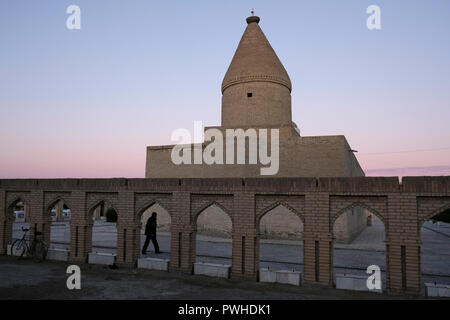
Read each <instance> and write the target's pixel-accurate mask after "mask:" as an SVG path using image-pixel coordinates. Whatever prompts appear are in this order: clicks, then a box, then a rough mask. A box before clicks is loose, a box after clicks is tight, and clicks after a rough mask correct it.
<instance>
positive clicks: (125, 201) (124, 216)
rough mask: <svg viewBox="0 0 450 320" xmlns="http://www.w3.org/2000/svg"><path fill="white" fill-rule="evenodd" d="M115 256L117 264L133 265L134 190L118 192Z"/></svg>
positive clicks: (134, 259)
mask: <svg viewBox="0 0 450 320" xmlns="http://www.w3.org/2000/svg"><path fill="white" fill-rule="evenodd" d="M117 211H118V212H117V214H118V221H117V257H116V263H117V264H119V265H126V266H134V265H135V263H136V256H135V243H134V240H133V232H134V230H135V228H136V226H135V224H136V222H135V215H134V192H133V191H128V190H123V191H120V192H119V204H118V207H117Z"/></svg>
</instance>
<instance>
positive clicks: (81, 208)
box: [0, 177, 450, 293]
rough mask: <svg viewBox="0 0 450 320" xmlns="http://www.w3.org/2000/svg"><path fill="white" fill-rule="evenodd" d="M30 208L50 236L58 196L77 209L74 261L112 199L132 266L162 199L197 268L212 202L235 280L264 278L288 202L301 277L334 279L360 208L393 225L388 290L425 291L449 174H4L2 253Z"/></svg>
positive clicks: (179, 245)
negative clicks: (428, 240)
mask: <svg viewBox="0 0 450 320" xmlns="http://www.w3.org/2000/svg"><path fill="white" fill-rule="evenodd" d="M19 201H23V202H25V203H26V204H27V205H29V207H30V218H29V219H30V221H29V223H30V226H32V227H37V229H38V230H39V231H42V232H43V233H44V239H46V241H48V240H49V239H50V223H51V221H50V211H51V207H52V206H53V205H54V203H55V201H63V202H64V203H66V204H67V205H68V206H69V207H70V209H71V226H70V231H71V236H70V239H71V243H70V255H69V259H70V261H72V262H76V263H84V262H86V260H87V256H88V254H89V252H90V251H91V248H92V225H93V222H92V213H93V210H94V209H95V206H96V205H98V204H100V203H105V204H108V205H110V206H112V207H113V208H115V209H116V211H117V213H118V223H117V230H118V232H117V237H118V241H117V261H118V263H120V264H122V265H127V266H134V265H135V264H136V261H137V259H138V257H139V248H140V237H139V232H140V224H141V222H140V219H141V215H142V213H143V212H144V211H145V210H146V209H148V208H149V207H150V206H151V205H153V204H155V203H157V204H159V205H161V206H162V207H164V208H165V209H166V210H167V211H168V213H169V215H170V217H171V262H170V271H172V272H185V273H192V271H193V263H194V262H195V257H196V248H195V246H196V242H195V240H196V231H197V225H196V222H197V217H198V216H199V215H200V214H201V212H202V211H204V210H206V209H207V208H209V207H210V206H212V205H217V206H219V207H220V208H221V209H222V210H223V211H225V212H226V213H227V214H228V215H229V216H230V218H231V220H232V250H233V252H232V271H231V277H232V278H234V279H248V280H257V278H258V270H259V222H260V219H261V217H262V216H263V215H264V214H265V212H268V211H270V208H273V207H276V206H277V205H280V204H282V205H283V206H285V207H286V208H288V209H289V210H290V211H292V212H293V213H294V214H296V215H297V216H298V217H299V218H300V219H301V220H302V222H303V228H304V232H303V244H304V261H303V263H304V275H303V276H304V282H306V283H318V284H321V285H325V286H332V283H333V278H332V267H333V242H334V239H333V224H334V222H335V220H336V219H337V218H338V217H339V215H340V214H341V213H342V212H345V210H348V209H349V208H352V207H355V206H361V207H363V208H364V209H366V210H368V211H369V212H371V213H373V214H375V215H376V216H377V217H379V218H380V219H381V220H382V221H383V223H384V224H385V230H386V248H387V250H386V259H387V287H388V290H389V292H390V293H397V292H409V293H419V291H420V284H421V282H420V281H421V280H420V247H421V242H420V228H421V226H422V224H423V223H424V222H425V221H426V220H427V219H429V218H431V217H432V216H433V215H435V214H437V213H439V212H441V211H443V210H445V209H446V208H449V207H450V177H405V178H403V183H401V184H400V183H399V181H398V179H397V178H381V177H380V178H379V177H354V178H350V177H349V178H248V179H239V178H222V179H219V178H218V179H208V178H204V179H123V178H121V179H54V180H51V179H39V180H36V179H23V180H21V179H17V180H16V179H12V180H8V179H4V180H0V254H5V252H6V247H7V245H8V244H9V243H10V241H11V232H12V221H13V210H14V206H15V205H16V204H17V203H18V202H19Z"/></svg>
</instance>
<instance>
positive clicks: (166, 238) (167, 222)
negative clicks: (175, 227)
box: [139, 202, 171, 259]
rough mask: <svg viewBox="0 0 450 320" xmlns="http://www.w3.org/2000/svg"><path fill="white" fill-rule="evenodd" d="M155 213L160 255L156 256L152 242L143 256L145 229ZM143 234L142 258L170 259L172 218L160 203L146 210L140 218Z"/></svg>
mask: <svg viewBox="0 0 450 320" xmlns="http://www.w3.org/2000/svg"><path fill="white" fill-rule="evenodd" d="M153 213H156V239H157V241H158V245H159V250H160V251H161V253H160V254H155V250H154V246H153V244H152V242H151V241H150V243H149V246H148V248H147V254H146V255H143V254H142V248H143V246H144V243H145V239H146V235H145V227H146V225H147V221H148V219H149V218H150V217H151V215H152V214H153ZM140 221H141V233H140V247H139V248H140V249H139V254H140V257H147V258H148V257H150V258H161V259H170V239H171V234H170V232H171V217H170V214H169V212H168V211H167V210H166V209H165V208H164V207H162V206H161V205H160V204H159V203H157V202H155V203H153V204H151V205H150V206H148V207H147V208H146V209H144V210H143V211H142V213H141V216H140Z"/></svg>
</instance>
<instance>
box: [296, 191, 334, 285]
mask: <svg viewBox="0 0 450 320" xmlns="http://www.w3.org/2000/svg"><path fill="white" fill-rule="evenodd" d="M332 244H333V241H332V233H331V231H330V217H329V195H328V193H307V194H306V195H305V221H304V232H303V246H304V249H303V250H304V251H303V252H304V254H303V280H304V282H305V283H318V284H322V285H326V286H330V287H331V286H332V285H333V276H332V275H333V247H332Z"/></svg>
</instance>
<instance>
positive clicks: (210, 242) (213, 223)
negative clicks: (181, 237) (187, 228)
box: [194, 202, 233, 265]
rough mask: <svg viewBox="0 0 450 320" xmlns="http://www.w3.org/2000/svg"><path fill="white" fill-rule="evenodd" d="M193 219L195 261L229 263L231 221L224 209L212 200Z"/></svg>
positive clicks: (230, 254)
mask: <svg viewBox="0 0 450 320" xmlns="http://www.w3.org/2000/svg"><path fill="white" fill-rule="evenodd" d="M194 221H195V225H196V228H197V232H196V239H195V246H196V250H195V252H196V257H195V261H196V262H204V263H219V264H225V265H231V257H232V238H231V235H232V229H233V221H232V219H231V217H230V215H229V214H228V213H227V211H226V209H225V208H224V207H223V206H221V205H220V204H218V203H216V202H212V203H210V204H208V205H207V206H206V207H205V208H203V209H201V210H200V211H199V212H198V213H197V214H196V215H195V217H194Z"/></svg>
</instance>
